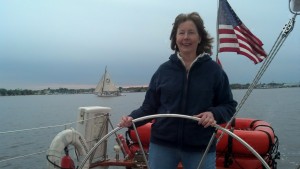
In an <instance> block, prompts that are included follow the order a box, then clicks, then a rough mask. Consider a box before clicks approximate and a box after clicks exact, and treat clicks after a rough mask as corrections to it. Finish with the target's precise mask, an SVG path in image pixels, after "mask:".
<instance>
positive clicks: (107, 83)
mask: <svg viewBox="0 0 300 169" xmlns="http://www.w3.org/2000/svg"><path fill="white" fill-rule="evenodd" d="M95 94H97V95H98V96H111V95H119V89H118V88H117V86H116V85H115V84H114V83H113V81H112V80H111V78H110V75H109V73H108V72H107V69H106V67H105V73H104V74H103V76H102V78H101V80H100V81H99V83H98V85H97V86H96V88H95Z"/></svg>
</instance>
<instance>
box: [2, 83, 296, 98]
mask: <svg viewBox="0 0 300 169" xmlns="http://www.w3.org/2000/svg"><path fill="white" fill-rule="evenodd" d="M249 86H250V83H247V84H239V83H235V84H231V85H230V87H231V89H248V88H249ZM287 87H300V83H296V84H286V83H274V82H272V83H260V84H257V85H256V86H255V88H258V89H268V88H287ZM147 89H148V87H145V86H143V87H128V88H122V87H119V90H120V91H121V92H124V93H125V92H127V93H129V92H145V91H147ZM94 90H95V88H90V89H68V88H58V89H51V88H48V89H42V90H29V89H8V90H7V89H4V88H0V96H22V95H24V96H25V95H55V94H91V93H94Z"/></svg>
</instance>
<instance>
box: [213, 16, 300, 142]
mask: <svg viewBox="0 0 300 169" xmlns="http://www.w3.org/2000/svg"><path fill="white" fill-rule="evenodd" d="M297 15H299V14H297V13H295V14H294V16H293V17H292V18H291V19H290V20H289V22H288V23H287V24H285V26H284V27H283V30H282V31H281V33H280V34H279V36H278V38H277V40H276V41H275V43H274V45H273V47H272V48H271V51H270V52H269V55H268V57H267V58H266V60H265V61H264V62H263V65H262V66H261V68H260V69H259V71H258V73H257V74H256V76H255V78H254V80H253V82H252V83H251V85H250V86H249V88H248V90H247V91H246V93H245V95H244V97H243V98H242V100H241V102H240V103H239V104H238V106H237V108H236V112H235V113H234V115H233V116H232V118H231V119H230V120H229V122H227V124H226V126H225V128H228V126H229V125H230V124H231V122H232V121H233V119H234V118H235V117H236V116H237V114H238V113H239V111H240V109H241V108H242V106H243V105H244V103H245V102H246V100H247V99H248V97H249V96H250V94H251V92H252V90H253V89H254V88H255V86H256V85H257V83H258V81H259V80H260V78H261V77H262V76H263V74H264V73H265V71H266V70H267V68H268V67H269V65H270V63H271V62H272V61H273V59H274V57H275V56H276V54H277V52H278V51H279V49H280V48H281V46H282V44H283V43H284V41H285V40H286V39H287V37H288V35H289V34H290V33H291V32H292V30H293V28H294V25H295V19H296V16H297ZM223 134H224V133H223V132H222V134H221V135H220V137H219V138H218V140H217V143H218V142H219V141H220V139H221V138H222V137H223Z"/></svg>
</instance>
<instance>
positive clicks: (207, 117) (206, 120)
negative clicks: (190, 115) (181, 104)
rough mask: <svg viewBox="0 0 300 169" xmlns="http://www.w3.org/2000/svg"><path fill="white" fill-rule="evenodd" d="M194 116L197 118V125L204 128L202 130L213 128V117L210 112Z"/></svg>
mask: <svg viewBox="0 0 300 169" xmlns="http://www.w3.org/2000/svg"><path fill="white" fill-rule="evenodd" d="M195 116H196V117H198V118H199V121H198V124H199V125H202V126H204V128H207V127H209V126H214V125H215V124H216V121H215V118H214V115H213V113H212V112H210V111H207V112H203V113H200V114H198V115H195Z"/></svg>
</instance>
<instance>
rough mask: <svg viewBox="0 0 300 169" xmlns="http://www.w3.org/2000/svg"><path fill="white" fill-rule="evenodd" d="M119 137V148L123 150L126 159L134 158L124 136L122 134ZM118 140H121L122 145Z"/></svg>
mask: <svg viewBox="0 0 300 169" xmlns="http://www.w3.org/2000/svg"><path fill="white" fill-rule="evenodd" d="M117 137H118V139H117V142H118V143H119V146H120V147H121V150H122V152H123V154H124V155H125V158H127V157H128V158H133V157H134V154H132V152H131V151H130V149H129V147H128V145H127V143H126V140H125V138H124V136H123V135H122V134H118V135H117ZM118 140H120V141H121V143H120V142H119V141H118Z"/></svg>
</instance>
